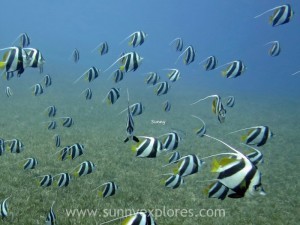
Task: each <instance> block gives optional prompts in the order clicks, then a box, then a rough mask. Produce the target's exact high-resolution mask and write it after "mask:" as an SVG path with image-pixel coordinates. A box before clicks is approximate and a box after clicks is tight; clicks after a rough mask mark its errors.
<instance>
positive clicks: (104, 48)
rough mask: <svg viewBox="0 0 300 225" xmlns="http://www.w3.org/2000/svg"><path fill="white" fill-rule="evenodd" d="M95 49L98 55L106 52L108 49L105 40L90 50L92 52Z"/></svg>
mask: <svg viewBox="0 0 300 225" xmlns="http://www.w3.org/2000/svg"><path fill="white" fill-rule="evenodd" d="M95 50H98V52H99V54H100V55H105V54H107V53H108V50H109V48H108V44H107V42H106V41H104V42H101V43H100V44H99V45H97V47H96V48H94V49H93V50H92V52H94V51H95Z"/></svg>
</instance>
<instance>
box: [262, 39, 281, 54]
mask: <svg viewBox="0 0 300 225" xmlns="http://www.w3.org/2000/svg"><path fill="white" fill-rule="evenodd" d="M267 44H272V46H271V48H270V49H269V55H270V56H273V57H275V56H278V55H279V54H280V52H281V48H280V44H279V41H270V42H268V43H267ZM267 44H266V45H267Z"/></svg>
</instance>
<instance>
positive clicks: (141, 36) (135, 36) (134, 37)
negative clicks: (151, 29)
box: [122, 31, 148, 47]
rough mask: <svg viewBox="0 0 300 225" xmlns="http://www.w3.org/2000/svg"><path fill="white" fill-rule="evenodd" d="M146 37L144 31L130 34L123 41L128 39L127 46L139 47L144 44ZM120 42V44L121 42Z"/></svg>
mask: <svg viewBox="0 0 300 225" xmlns="http://www.w3.org/2000/svg"><path fill="white" fill-rule="evenodd" d="M147 36H148V35H147V34H146V33H145V32H144V31H136V32H134V33H132V34H130V35H129V36H128V37H126V38H125V39H124V40H123V41H125V40H127V39H128V38H130V41H129V43H128V44H129V46H132V47H137V46H139V45H142V44H143V43H144V42H145V39H146V37H147ZM123 41H122V42H123Z"/></svg>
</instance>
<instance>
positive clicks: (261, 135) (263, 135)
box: [229, 126, 273, 147]
mask: <svg viewBox="0 0 300 225" xmlns="http://www.w3.org/2000/svg"><path fill="white" fill-rule="evenodd" d="M244 130H249V132H248V133H247V134H246V135H243V136H242V137H241V140H242V141H243V142H245V143H246V144H248V145H256V146H257V147H259V146H262V145H264V144H266V143H267V141H268V140H269V139H270V138H272V136H273V133H272V131H271V130H270V129H269V127H268V126H254V127H248V128H244V129H240V130H236V131H233V132H230V133H229V134H233V133H236V132H239V131H244Z"/></svg>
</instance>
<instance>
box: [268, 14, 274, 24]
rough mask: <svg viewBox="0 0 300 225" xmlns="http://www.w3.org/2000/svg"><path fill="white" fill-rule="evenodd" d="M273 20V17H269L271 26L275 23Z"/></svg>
mask: <svg viewBox="0 0 300 225" xmlns="http://www.w3.org/2000/svg"><path fill="white" fill-rule="evenodd" d="M273 19H274V17H273V15H272V16H270V17H269V23H270V24H272V23H273Z"/></svg>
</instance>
